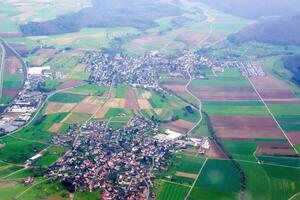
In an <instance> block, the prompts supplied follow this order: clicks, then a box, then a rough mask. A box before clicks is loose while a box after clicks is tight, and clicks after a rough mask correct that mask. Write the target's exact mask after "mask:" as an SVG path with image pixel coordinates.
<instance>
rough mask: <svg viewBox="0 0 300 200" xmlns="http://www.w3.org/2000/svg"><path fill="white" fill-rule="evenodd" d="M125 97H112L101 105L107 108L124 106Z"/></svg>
mask: <svg viewBox="0 0 300 200" xmlns="http://www.w3.org/2000/svg"><path fill="white" fill-rule="evenodd" d="M125 102H126V101H125V99H122V98H112V99H110V100H109V101H108V102H107V103H105V105H104V106H103V107H107V108H125Z"/></svg>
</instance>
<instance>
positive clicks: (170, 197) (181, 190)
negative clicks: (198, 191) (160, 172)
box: [157, 182, 189, 200]
mask: <svg viewBox="0 0 300 200" xmlns="http://www.w3.org/2000/svg"><path fill="white" fill-rule="evenodd" d="M161 187H162V189H161V191H160V192H159V194H158V197H157V199H159V200H182V199H184V197H185V196H186V195H187V193H188V191H189V187H187V186H183V185H178V184H175V183H170V182H163V183H162V186H161Z"/></svg>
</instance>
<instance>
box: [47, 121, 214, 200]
mask: <svg viewBox="0 0 300 200" xmlns="http://www.w3.org/2000/svg"><path fill="white" fill-rule="evenodd" d="M52 143H53V144H55V145H61V146H66V147H71V150H70V151H68V152H67V153H66V154H65V155H64V156H63V157H62V158H61V159H60V160H58V161H57V162H56V163H55V164H54V165H52V166H50V167H49V170H48V171H49V173H48V175H47V176H48V177H50V178H51V179H52V180H56V179H59V180H61V182H62V184H63V185H65V187H66V188H68V190H69V191H70V192H74V191H76V190H78V189H83V190H88V191H93V190H97V189H98V190H101V191H102V198H103V199H146V198H148V197H149V196H150V197H154V193H151V192H150V191H151V190H150V189H151V187H152V186H153V182H152V181H153V179H154V177H155V175H154V171H161V170H167V164H166V163H167V162H166V161H167V160H168V159H169V158H170V157H171V155H172V154H173V153H175V152H176V151H180V149H185V148H187V145H189V144H193V145H196V146H197V148H199V149H203V150H205V149H206V150H207V149H209V142H208V138H206V137H203V138H201V139H197V140H193V139H192V140H191V139H189V138H186V137H185V135H184V134H181V133H177V132H174V131H171V130H167V131H166V133H159V129H158V124H157V123H154V122H152V121H150V120H147V119H145V118H143V117H141V116H135V117H134V118H132V119H131V121H129V122H128V124H127V125H126V126H125V127H124V128H120V129H112V128H109V127H108V123H107V122H106V121H91V122H89V123H87V124H84V125H83V126H79V125H74V126H73V127H72V128H70V130H69V131H68V133H67V134H65V135H57V136H54V137H53V139H52ZM121 197H122V198H121Z"/></svg>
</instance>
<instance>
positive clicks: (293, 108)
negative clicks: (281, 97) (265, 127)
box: [268, 104, 300, 117]
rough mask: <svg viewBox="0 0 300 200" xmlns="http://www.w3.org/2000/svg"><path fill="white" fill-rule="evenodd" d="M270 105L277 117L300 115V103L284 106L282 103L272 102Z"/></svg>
mask: <svg viewBox="0 0 300 200" xmlns="http://www.w3.org/2000/svg"><path fill="white" fill-rule="evenodd" d="M268 107H269V108H270V110H271V112H272V113H273V114H274V115H275V116H276V117H280V116H282V115H284V116H287V115H300V104H287V105H284V106H282V105H281V104H272V105H268Z"/></svg>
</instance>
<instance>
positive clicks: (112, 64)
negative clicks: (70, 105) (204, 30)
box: [81, 51, 264, 90]
mask: <svg viewBox="0 0 300 200" xmlns="http://www.w3.org/2000/svg"><path fill="white" fill-rule="evenodd" d="M81 62H82V63H84V64H87V68H86V70H87V71H89V72H91V75H90V77H89V80H88V81H89V82H90V83H91V84H96V85H104V86H109V85H111V84H112V83H114V84H118V83H123V84H127V85H130V86H133V87H142V88H148V89H154V90H161V88H160V86H159V81H160V74H161V73H167V74H169V75H170V76H171V77H178V78H188V72H189V74H190V75H191V77H192V78H193V79H207V78H208V77H207V75H206V73H205V70H206V69H211V70H212V72H213V73H216V72H224V69H226V68H229V67H232V68H237V69H238V70H239V71H240V72H241V74H243V75H244V76H264V72H263V70H262V68H261V66H260V64H259V63H254V62H241V61H228V60H214V59H212V58H208V57H204V56H202V55H200V54H197V53H196V52H193V51H183V53H182V54H181V55H178V56H164V55H160V54H158V53H157V52H148V53H146V54H145V55H142V56H125V55H122V54H116V55H110V54H108V53H104V52H102V51H99V52H87V53H86V54H85V56H84V58H83V60H82V61H81ZM112 80H114V82H112Z"/></svg>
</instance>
